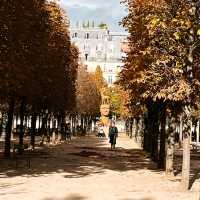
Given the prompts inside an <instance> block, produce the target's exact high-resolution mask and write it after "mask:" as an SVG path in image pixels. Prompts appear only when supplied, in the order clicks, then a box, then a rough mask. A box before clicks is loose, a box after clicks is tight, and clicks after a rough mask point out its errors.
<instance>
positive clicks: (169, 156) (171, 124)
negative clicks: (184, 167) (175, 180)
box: [165, 116, 176, 176]
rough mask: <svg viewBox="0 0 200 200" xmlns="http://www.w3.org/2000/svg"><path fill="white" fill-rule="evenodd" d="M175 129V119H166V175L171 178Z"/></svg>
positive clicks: (172, 173)
mask: <svg viewBox="0 0 200 200" xmlns="http://www.w3.org/2000/svg"><path fill="white" fill-rule="evenodd" d="M175 128H176V122H175V118H174V117H172V116H170V117H169V119H168V138H167V141H166V143H167V144H166V147H167V150H166V170H165V172H166V175H167V176H173V175H174V169H173V162H174V145H175Z"/></svg>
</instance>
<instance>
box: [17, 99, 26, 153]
mask: <svg viewBox="0 0 200 200" xmlns="http://www.w3.org/2000/svg"><path fill="white" fill-rule="evenodd" d="M25 106H26V104H25V97H22V102H21V107H20V132H19V144H20V145H21V146H23V143H24V132H25V128H24V112H25ZM19 153H22V151H19Z"/></svg>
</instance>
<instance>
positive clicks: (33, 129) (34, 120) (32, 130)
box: [31, 112, 37, 149]
mask: <svg viewBox="0 0 200 200" xmlns="http://www.w3.org/2000/svg"><path fill="white" fill-rule="evenodd" d="M36 119H37V114H36V113H35V112H33V114H32V118H31V149H34V148H35V129H36Z"/></svg>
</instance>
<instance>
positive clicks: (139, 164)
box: [0, 134, 199, 200]
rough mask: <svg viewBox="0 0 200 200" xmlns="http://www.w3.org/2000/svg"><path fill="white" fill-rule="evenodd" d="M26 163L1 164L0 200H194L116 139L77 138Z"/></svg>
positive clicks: (128, 142)
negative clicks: (113, 146) (111, 143)
mask: <svg viewBox="0 0 200 200" xmlns="http://www.w3.org/2000/svg"><path fill="white" fill-rule="evenodd" d="M29 157H30V163H31V167H30V169H29V168H28V166H27V163H26V161H27V160H26V159H25V160H18V161H17V164H18V166H17V168H16V167H15V164H16V161H13V160H3V161H0V162H1V168H0V200H199V196H198V195H199V194H198V192H197V191H196V190H195V189H192V190H191V191H190V192H187V193H183V192H181V190H180V188H179V185H180V178H179V177H175V178H166V177H165V175H164V172H162V171H158V170H157V169H156V166H155V164H154V163H153V162H151V161H149V159H148V158H147V157H146V156H145V154H144V153H143V152H142V150H141V149H140V148H139V147H138V145H137V144H136V143H135V142H134V141H133V140H130V139H129V138H127V137H126V136H125V135H123V134H122V135H120V137H119V139H118V141H117V149H116V150H115V151H111V150H110V148H109V144H108V140H106V139H101V138H100V139H98V138H95V137H92V136H90V137H88V136H87V137H82V138H76V139H74V140H73V141H72V142H70V143H67V142H66V143H63V144H61V145H57V146H50V147H49V148H44V149H38V150H37V151H36V152H35V153H32V155H30V156H29Z"/></svg>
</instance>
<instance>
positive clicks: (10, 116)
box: [4, 98, 15, 157]
mask: <svg viewBox="0 0 200 200" xmlns="http://www.w3.org/2000/svg"><path fill="white" fill-rule="evenodd" d="M14 106H15V100H14V98H12V99H11V100H10V103H9V110H8V122H7V125H6V136H5V151H4V156H5V157H10V147H11V132H12V122H13V113H14Z"/></svg>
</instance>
